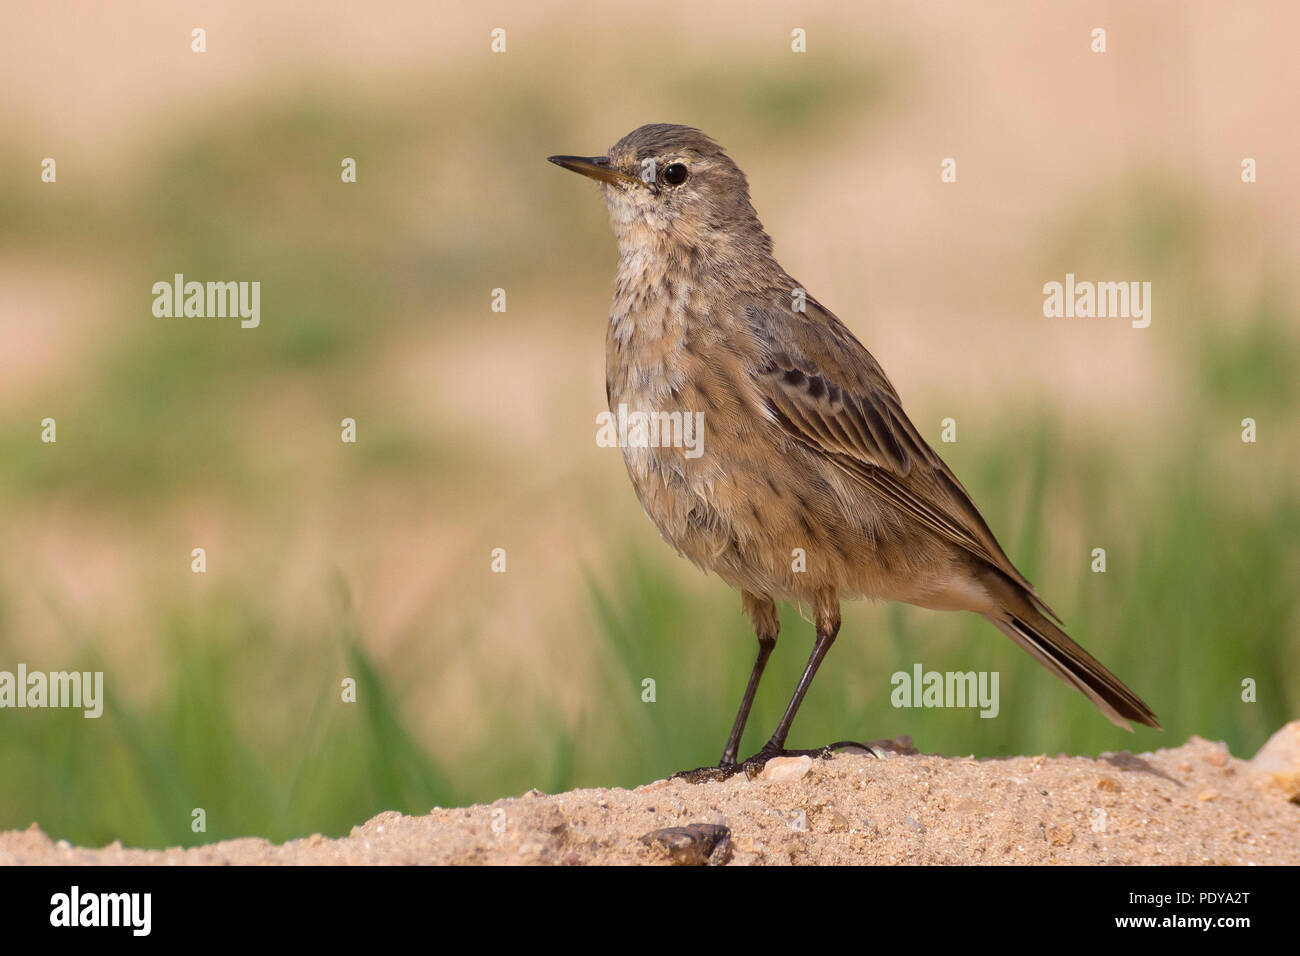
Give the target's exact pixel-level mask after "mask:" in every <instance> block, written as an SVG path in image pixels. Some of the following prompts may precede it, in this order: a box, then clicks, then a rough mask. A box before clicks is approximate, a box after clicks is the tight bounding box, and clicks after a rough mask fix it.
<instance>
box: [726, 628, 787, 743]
mask: <svg viewBox="0 0 1300 956" xmlns="http://www.w3.org/2000/svg"><path fill="white" fill-rule="evenodd" d="M774 647H776V638H775V637H768V636H765V635H763V634H760V635H759V636H758V659H757V660H755V661H754V669H753V671H751V672H750V675H749V685H748V686H747V687H746V688H745V696H744V697H742V698H741V700H740V710H738V711H737V712H736V722H735V723H734V724H732V725H731V736H730V737H728V738H727V747H726V749H725V750H723V751H722V759H721V760H719V761H718V766H719V767H734V766H735V765H736V753H737V751H738V750H739V749H740V738H741V736H742V735H743V734H744V733H745V723H746V721H748V720H749V710H750V708H751V707H753V706H754V694H755V693H756V692H757V691H758V682H759V681H760V680H761V679H762V677H763V668H764V667H766V666H767V659H768V658H769V657H770V656H771V655H772V648H774Z"/></svg>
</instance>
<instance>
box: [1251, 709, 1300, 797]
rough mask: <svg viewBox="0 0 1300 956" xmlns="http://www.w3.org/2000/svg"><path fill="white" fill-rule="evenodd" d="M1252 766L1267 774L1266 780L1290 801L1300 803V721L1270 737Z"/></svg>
mask: <svg viewBox="0 0 1300 956" xmlns="http://www.w3.org/2000/svg"><path fill="white" fill-rule="evenodd" d="M1250 765H1251V767H1252V768H1254V769H1255V770H1258V771H1261V772H1262V773H1263V774H1265V779H1266V780H1268V781H1269V782H1270V783H1272V784H1273V785H1274V786H1276V787H1278V788H1279V789H1281V790H1282V792H1283V793H1284V794H1285V795H1286V797H1287V798H1288V799H1290V800H1294V801H1296V802H1298V803H1300V720H1293V721H1291V723H1289V724H1286V725H1284V726H1283V727H1282V729H1281V730H1279V731H1278V732H1277V733H1275V734H1274V735H1273V736H1272V737H1269V738H1268V740H1267V741H1266V742H1265V744H1264V746H1262V747H1260V748H1259V753H1257V754H1255V756H1254V757H1252V758H1251V759H1250Z"/></svg>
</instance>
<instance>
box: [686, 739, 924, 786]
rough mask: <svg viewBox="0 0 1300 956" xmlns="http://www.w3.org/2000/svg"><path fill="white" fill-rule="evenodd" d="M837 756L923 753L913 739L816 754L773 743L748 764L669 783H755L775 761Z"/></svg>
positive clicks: (840, 745) (840, 744) (840, 746)
mask: <svg viewBox="0 0 1300 956" xmlns="http://www.w3.org/2000/svg"><path fill="white" fill-rule="evenodd" d="M837 753H860V754H866V755H867V756H871V757H881V758H883V757H887V756H889V755H890V754H914V753H919V751H918V750H917V749H916V748H915V747H913V746H912V738H911V737H896V738H894V739H892V740H873V741H870V742H869V743H859V742H858V741H856V740H839V741H836V742H835V743H833V744H827V745H826V746H825V747H817V748H815V749H813V750H785V749H784V748H779V747H773V746H772V745H771V743H770V742H769V743H768V744H765V745H764V746H763V749H762V750H760V751H759V752H758V753H756V754H754V756H752V757H750V758H749V759H748V760H742V761H740V762H738V763H737V762H734V761H733V762H730V763H729V762H727V761H726V760H723V762H721V763H719V764H718V765H717V766H716V767H697V768H696V769H694V770H682V771H679V772H678V773H675V774H673V775H672V777H670V778H669V779H671V780H685V781H686V782H687V783H720V782H722V781H723V780H728V779H730V778H731V777H734V776H735V775H736V774H738V773H743V774H744V775H745V776H746V777H748V778H749V779H750V780H753V779H754V778H755V777H757V776H758V775H759V774H760V773H762V772H763V768H764V767H765V766H766V765H767V762H768V761H769V760H772V759H773V758H775V757H812V758H813V759H815V760H829V759H830V758H831V757H833V756H835V754H837Z"/></svg>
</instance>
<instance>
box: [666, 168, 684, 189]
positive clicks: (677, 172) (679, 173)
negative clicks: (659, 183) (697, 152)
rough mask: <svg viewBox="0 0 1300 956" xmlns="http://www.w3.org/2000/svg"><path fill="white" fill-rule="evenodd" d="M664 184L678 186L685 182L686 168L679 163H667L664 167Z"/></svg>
mask: <svg viewBox="0 0 1300 956" xmlns="http://www.w3.org/2000/svg"><path fill="white" fill-rule="evenodd" d="M664 182H666V183H667V184H668V185H669V186H680V185H681V184H682V183H684V182H686V167H685V166H684V165H682V164H681V163H669V164H668V165H667V166H665V167H664Z"/></svg>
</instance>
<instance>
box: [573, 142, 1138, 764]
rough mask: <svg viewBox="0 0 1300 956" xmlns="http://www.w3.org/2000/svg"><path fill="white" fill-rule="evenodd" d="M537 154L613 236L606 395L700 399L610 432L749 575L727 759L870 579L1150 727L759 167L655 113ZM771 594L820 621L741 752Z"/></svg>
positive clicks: (784, 727) (650, 501)
mask: <svg viewBox="0 0 1300 956" xmlns="http://www.w3.org/2000/svg"><path fill="white" fill-rule="evenodd" d="M548 159H549V161H550V162H552V163H554V164H556V165H558V166H560V167H562V168H564V169H566V170H570V171H572V172H575V173H579V174H580V175H582V176H585V177H588V178H590V179H593V180H595V181H596V182H597V183H598V184H599V187H600V190H601V192H602V193H603V196H604V200H605V204H606V207H607V209H608V213H609V219H610V223H611V225H612V227H613V231H614V235H615V238H616V240H617V245H618V254H619V259H618V266H617V270H616V274H615V282H614V297H613V303H612V305H611V307H610V313H609V325H608V328H607V333H606V349H605V355H606V361H605V371H606V378H605V381H606V387H605V390H606V399H607V402H608V404H609V407H610V410H611V412H614V411H615V410H617V409H619V408H623V409H624V410H625V414H626V409H632V410H639V411H641V412H643V413H645V414H649V415H660V416H662V415H664V414H665V413H667V414H668V415H673V414H680V415H682V416H692V415H698V416H699V419H698V420H699V421H700V422H701V424H702V426H703V428H702V432H701V435H700V436H699V437H700V441H699V445H700V447H699V448H696V449H694V450H692V449H690V448H686V447H682V444H683V443H680V442H671V441H670V442H651V441H645V440H641V441H633V440H626V441H621V442H620V444H621V446H622V452H623V459H624V463H625V464H626V466H627V472H628V475H629V477H630V478H631V481H632V486H633V488H634V490H635V492H636V495H637V497H638V498H639V499H640V502H641V505H642V507H643V508H644V510H645V512H646V514H647V515H648V516H649V518H650V520H651V521H652V522H653V523H654V525H655V526H656V528H657V529H658V530H659V533H660V535H661V536H662V537H663V538H664V539H665V540H666V541H667V542H668V543H669V544H670V545H672V546H673V547H674V548H675V549H676V550H677V551H678V553H679V554H681V555H684V556H685V557H686V558H688V559H689V560H690V561H692V562H693V563H694V564H695V565H697V566H698V567H700V568H702V569H704V570H705V571H706V572H710V571H711V572H713V573H715V574H717V575H718V576H719V577H720V578H721V579H722V580H723V581H724V582H726V583H727V584H729V585H730V586H731V587H733V588H735V589H736V590H738V591H739V592H740V597H741V607H742V609H743V611H744V613H745V614H746V615H747V616H748V618H749V621H750V623H751V624H752V626H753V629H754V633H755V636H756V637H757V640H758V654H757V658H756V659H755V662H754V665H753V668H752V671H751V673H750V677H749V681H748V684H747V685H746V688H745V691H744V695H743V697H742V699H741V703H740V709H739V711H738V713H737V714H736V719H735V721H734V723H733V725H732V728H731V732H730V734H729V736H728V738H727V743H726V746H725V747H724V749H723V753H722V758H721V760H720V761H719V762H718V764H717V769H719V770H720V771H722V772H724V773H732V772H738V770H739V769H740V768H749V769H751V770H752V769H753V768H754V767H756V766H757V767H760V768H761V766H762V765H763V764H764V763H766V761H768V760H770V759H771V758H773V757H777V756H783V755H787V754H790V753H795V752H796V751H787V750H786V746H785V745H786V742H787V738H788V736H789V733H790V729H791V726H792V725H793V723H794V720H795V715H796V714H797V713H798V710H799V707H800V705H801V704H802V702H803V700H804V697H805V695H806V694H807V693H808V689H809V687H810V686H811V684H812V681H813V678H814V677H815V676H816V674H817V671H818V668H819V667H820V666H821V664H822V661H823V660H824V659H825V657H826V655H827V652H828V651H829V650H830V648H831V646H832V644H833V643H834V642H835V639H836V637H837V635H838V633H839V630H840V620H841V618H840V605H841V602H842V601H844V600H854V599H863V598H865V599H873V600H886V601H897V602H903V603H906V604H911V605H915V606H919V607H923V608H931V609H937V610H950V611H955V610H964V611H972V612H974V613H977V614H980V615H983V616H984V617H985V618H987V619H988V620H989V621H990V622H992V624H993V625H994V626H995V627H997V628H998V629H999V630H1001V631H1002V632H1003V633H1004V634H1006V635H1007V636H1008V637H1010V638H1011V640H1013V641H1015V642H1016V643H1017V644H1018V645H1020V647H1022V648H1024V650H1026V651H1027V652H1029V654H1030V655H1031V656H1033V657H1034V658H1035V659H1036V660H1037V661H1038V662H1039V663H1041V664H1042V665H1043V666H1044V667H1046V668H1047V669H1048V670H1049V671H1051V672H1052V673H1053V674H1055V675H1056V676H1057V677H1058V678H1060V679H1061V680H1062V681H1064V682H1065V683H1066V684H1068V685H1070V686H1071V687H1074V688H1076V689H1077V690H1079V691H1081V692H1082V693H1083V694H1084V695H1086V696H1087V697H1088V699H1089V700H1091V701H1092V703H1093V704H1094V705H1096V707H1097V709H1098V710H1100V711H1101V713H1102V714H1104V715H1105V716H1106V717H1107V718H1109V719H1110V721H1111V722H1112V723H1114V724H1115V725H1116V726H1118V727H1121V728H1123V729H1125V730H1129V731H1131V730H1132V727H1131V726H1130V725H1129V723H1128V722H1129V721H1136V722H1137V723H1140V724H1144V725H1146V726H1149V727H1154V728H1157V729H1159V727H1160V725H1159V723H1158V721H1157V719H1156V715H1155V714H1154V713H1153V712H1152V711H1151V709H1150V708H1149V707H1148V706H1147V705H1146V704H1145V703H1143V701H1142V700H1141V699H1140V698H1139V697H1138V696H1137V695H1136V694H1134V693H1133V691H1131V690H1130V689H1129V688H1128V687H1126V686H1125V685H1124V684H1123V683H1122V682H1121V681H1120V680H1119V679H1118V678H1117V677H1115V676H1114V675H1113V674H1112V673H1111V672H1110V671H1108V670H1107V669H1106V668H1105V667H1104V666H1102V664H1101V663H1100V662H1098V661H1097V660H1096V659H1095V658H1094V657H1093V656H1092V655H1090V654H1089V653H1088V652H1087V651H1086V650H1084V649H1083V648H1082V647H1081V646H1080V645H1079V644H1077V643H1075V641H1073V640H1072V639H1071V638H1070V637H1069V636H1068V635H1067V634H1066V633H1065V631H1064V630H1063V629H1062V626H1063V622H1062V621H1061V619H1060V618H1059V617H1058V616H1057V615H1056V613H1055V612H1054V611H1053V610H1052V609H1051V608H1050V607H1049V606H1048V605H1047V604H1046V603H1045V602H1044V601H1043V599H1042V598H1040V597H1039V596H1038V593H1037V592H1036V591H1035V589H1034V587H1033V585H1032V584H1030V582H1029V581H1028V580H1026V578H1025V577H1024V575H1022V574H1021V573H1020V572H1019V571H1018V570H1017V569H1016V567H1015V565H1013V564H1012V563H1011V560H1010V559H1009V558H1008V557H1007V555H1006V553H1005V552H1004V551H1003V549H1002V547H1001V546H1000V545H999V544H998V542H997V539H996V538H995V537H994V535H993V532H992V531H991V530H990V529H989V526H988V523H987V522H986V521H985V520H984V518H983V517H982V516H981V514H980V512H979V510H978V509H977V508H976V506H975V503H974V501H973V500H972V499H971V496H970V494H969V493H968V492H967V491H966V489H965V488H964V487H963V486H962V484H961V483H960V482H959V481H958V480H957V478H956V476H955V475H954V474H953V472H952V470H951V469H949V467H948V466H947V465H946V464H945V463H944V462H943V460H942V459H941V458H940V457H939V455H938V454H936V453H935V451H934V449H933V448H931V447H930V445H929V444H928V443H927V442H926V441H925V439H924V438H923V437H922V435H921V433H920V432H919V431H918V429H917V428H916V426H915V425H914V424H913V423H912V421H911V419H909V418H908V416H907V414H906V413H905V412H904V410H903V405H902V401H901V400H900V398H899V395H898V392H897V391H896V390H895V388H894V386H893V385H892V384H891V383H890V381H889V378H888V377H887V376H886V375H885V371H884V369H883V368H882V367H881V365H880V363H879V362H878V361H876V359H875V357H874V356H872V354H871V353H870V352H869V351H867V349H866V347H865V346H863V345H862V343H861V342H859V341H858V339H857V338H856V337H855V336H854V335H853V333H852V332H850V331H849V329H848V327H847V326H846V325H845V324H844V323H843V322H841V321H840V319H839V318H837V317H836V316H835V314H834V313H832V312H831V311H830V310H829V309H828V308H826V307H825V306H824V305H822V304H821V302H819V301H818V300H817V299H816V298H815V297H814V296H812V295H811V294H809V293H808V292H807V290H806V289H805V288H804V287H803V286H802V285H801V284H800V283H799V282H797V281H796V280H795V279H793V278H792V277H791V276H790V274H789V273H788V272H786V270H785V269H784V268H782V266H781V265H780V263H778V262H777V260H776V258H775V256H774V254H773V245H772V240H771V238H770V237H769V236H768V234H767V232H766V231H765V230H764V228H763V226H762V224H761V223H760V222H759V218H758V214H757V212H756V211H755V209H754V207H753V205H752V204H751V202H750V196H749V182H748V180H747V179H746V177H745V174H744V173H743V172H742V171H741V169H740V167H739V166H738V165H737V164H736V163H735V162H734V161H733V160H732V159H731V158H730V156H728V155H727V153H726V152H725V151H724V150H723V149H722V147H721V146H719V145H718V144H717V143H716V142H715V141H714V140H713V139H711V138H710V137H709V136H707V135H705V134H704V133H703V132H701V131H700V130H698V129H695V128H693V127H690V126H682V125H677V124H670V123H652V124H648V125H644V126H641V127H639V128H637V129H635V130H633V131H632V132H630V133H628V134H627V135H626V136H624V137H623V138H622V139H620V140H618V142H616V143H615V144H614V145H613V146H612V147H611V148H610V149H609V150H608V152H607V153H606V155H603V156H570V155H559V156H551V157H548ZM660 420H661V421H666V420H671V419H663V418H660ZM644 437H645V436H644V435H643V436H642V438H643V439H644ZM778 601H784V602H791V603H794V604H796V605H797V606H798V607H800V608H806V609H807V610H808V617H809V619H810V620H811V623H812V624H813V625H814V628H815V632H816V638H815V641H814V644H813V649H812V652H811V655H810V657H809V659H808V662H807V665H806V666H805V668H804V670H803V673H802V676H801V678H800V680H799V683H798V685H797V686H796V688H795V690H794V693H793V696H792V697H791V699H790V702H789V705H788V706H787V707H786V709H785V712H784V714H783V715H782V717H781V720H780V722H779V723H778V725H777V727H776V729H775V731H774V732H773V734H772V736H771V737H770V738H769V739H768V741H767V743H765V744H764V745H763V747H762V748H761V749H760V750H759V751H758V752H757V753H755V754H754V755H753V756H752V757H749V758H747V759H746V760H744V761H740V760H739V759H738V754H739V748H740V743H741V738H742V736H743V734H744V731H745V726H746V723H747V721H748V718H749V713H750V709H751V707H752V705H753V702H754V696H755V694H756V693H757V690H758V686H759V682H760V680H761V679H762V676H763V671H764V668H765V667H766V665H767V662H768V659H769V657H770V656H771V654H772V652H773V649H774V648H775V646H776V642H777V637H778V633H779V631H780V622H779V618H778V613H777V602H778ZM800 752H802V753H807V752H808V751H800Z"/></svg>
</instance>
